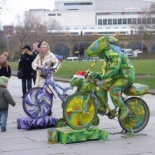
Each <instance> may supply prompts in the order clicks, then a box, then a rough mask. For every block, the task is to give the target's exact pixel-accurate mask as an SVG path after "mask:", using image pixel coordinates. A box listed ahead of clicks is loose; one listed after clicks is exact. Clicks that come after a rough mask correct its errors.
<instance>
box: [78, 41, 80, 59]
mask: <svg viewBox="0 0 155 155" xmlns="http://www.w3.org/2000/svg"><path fill="white" fill-rule="evenodd" d="M79 58H80V43H79V42H78V59H79Z"/></svg>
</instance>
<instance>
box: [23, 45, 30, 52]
mask: <svg viewBox="0 0 155 155" xmlns="http://www.w3.org/2000/svg"><path fill="white" fill-rule="evenodd" d="M22 49H28V50H29V51H31V47H30V46H28V45H25V46H24V47H23V48H22Z"/></svg>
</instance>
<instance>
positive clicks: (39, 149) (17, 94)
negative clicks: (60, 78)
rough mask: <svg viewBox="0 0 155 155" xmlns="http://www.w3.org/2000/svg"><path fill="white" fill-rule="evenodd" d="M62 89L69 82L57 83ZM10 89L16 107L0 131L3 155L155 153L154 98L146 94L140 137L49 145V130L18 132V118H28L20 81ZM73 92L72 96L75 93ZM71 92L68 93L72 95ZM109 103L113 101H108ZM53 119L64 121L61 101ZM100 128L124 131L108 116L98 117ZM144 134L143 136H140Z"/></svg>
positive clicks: (55, 105) (56, 104)
mask: <svg viewBox="0 0 155 155" xmlns="http://www.w3.org/2000/svg"><path fill="white" fill-rule="evenodd" d="M57 83H58V84H61V86H62V87H65V86H68V83H66V82H65V83H63V82H57ZM8 89H9V91H10V93H11V94H12V96H13V98H14V100H15V102H16V106H15V107H11V106H10V108H9V115H8V123H7V131H6V132H4V133H3V132H0V155H28V154H33V155H86V154H88V155H94V154H96V155H103V154H107V155H114V154H116V155H127V154H128V155H129V154H130V155H140V154H141V155H147V154H148V155H153V154H155V149H154V146H155V132H154V126H155V121H154V120H155V104H154V100H155V96H154V95H150V94H147V95H144V97H143V99H144V100H145V101H146V103H148V106H149V108H150V120H149V123H148V125H147V126H146V127H145V129H144V130H143V131H141V132H140V133H139V134H137V136H134V137H131V138H123V137H122V136H123V134H115V135H112V134H110V135H109V138H108V140H107V141H104V140H96V141H87V142H81V143H72V144H61V143H57V144H48V142H47V131H48V129H38V130H29V131H26V130H22V129H20V130H19V129H17V118H23V117H28V116H27V115H26V114H25V112H24V111H23V107H22V98H21V96H22V92H21V80H19V79H18V78H17V77H15V76H12V77H11V78H10V80H9V84H8ZM72 91H74V90H71V92H70V93H73V92H72ZM70 93H69V94H70ZM109 104H110V105H111V104H112V103H111V101H110V99H109ZM52 109H53V117H56V118H62V108H61V101H60V99H58V98H54V102H53V108H52ZM99 118H100V124H99V128H100V129H103V130H106V131H109V132H110V133H116V132H120V131H121V130H122V129H121V127H120V125H119V122H118V120H117V118H115V119H113V120H110V119H108V118H107V117H106V116H101V115H99ZM140 134H141V136H140Z"/></svg>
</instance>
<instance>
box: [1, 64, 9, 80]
mask: <svg viewBox="0 0 155 155" xmlns="http://www.w3.org/2000/svg"><path fill="white" fill-rule="evenodd" d="M0 76H6V77H8V78H10V77H11V68H10V66H9V65H8V66H7V67H2V68H1V69H0Z"/></svg>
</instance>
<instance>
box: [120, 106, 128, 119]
mask: <svg viewBox="0 0 155 155" xmlns="http://www.w3.org/2000/svg"><path fill="white" fill-rule="evenodd" d="M129 112H130V111H129V109H128V108H127V107H125V108H121V114H120V116H119V120H123V119H125V118H126V117H127V116H128V114H129Z"/></svg>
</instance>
